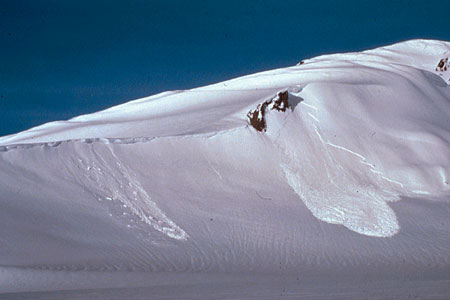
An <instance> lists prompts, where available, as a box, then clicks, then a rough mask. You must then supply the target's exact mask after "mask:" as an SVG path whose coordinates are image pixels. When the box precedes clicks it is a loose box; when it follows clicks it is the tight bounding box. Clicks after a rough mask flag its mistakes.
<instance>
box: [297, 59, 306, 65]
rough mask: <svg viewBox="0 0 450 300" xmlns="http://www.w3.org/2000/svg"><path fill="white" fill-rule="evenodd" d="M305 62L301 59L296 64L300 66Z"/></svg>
mask: <svg viewBox="0 0 450 300" xmlns="http://www.w3.org/2000/svg"><path fill="white" fill-rule="evenodd" d="M304 63H305V62H304V61H303V60H301V61H300V62H299V63H298V64H297V66H300V65H303V64H304Z"/></svg>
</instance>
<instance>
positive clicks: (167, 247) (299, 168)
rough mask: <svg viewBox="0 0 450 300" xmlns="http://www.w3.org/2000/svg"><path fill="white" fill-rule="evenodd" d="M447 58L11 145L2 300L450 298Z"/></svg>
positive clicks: (424, 52) (0, 165)
mask: <svg viewBox="0 0 450 300" xmlns="http://www.w3.org/2000/svg"><path fill="white" fill-rule="evenodd" d="M449 57H450V43H449V42H444V41H432V40H412V41H407V42H402V43H398V44H394V45H391V46H387V47H382V48H377V49H374V50H369V51H364V52H358V53H345V54H333V55H323V56H319V57H316V58H312V59H307V60H303V61H301V62H300V63H299V64H298V65H297V66H293V67H288V68H282V69H277V70H272V71H266V72H261V73H257V74H252V75H248V76H244V77H240V78H236V79H233V80H229V81H225V82H221V83H217V84H213V85H209V86H205V87H201V88H196V89H192V90H186V91H172V92H165V93H162V94H158V95H154V96H151V97H147V98H142V99H138V100H134V101H130V102H127V103H125V104H122V105H118V106H115V107H112V108H109V109H107V110H104V111H100V112H97V113H93V114H89V115H83V116H79V117H76V118H73V119H70V120H68V121H58V122H51V123H47V124H44V125H41V126H38V127H35V128H31V129H29V130H27V131H24V132H20V133H17V134H14V135H9V136H5V137H1V138H0V241H1V243H0V298H2V297H4V298H5V299H14V298H17V299H22V298H20V297H30V298H43V299H44V298H45V299H60V298H70V299H148V298H149V297H150V298H164V297H166V298H171V299H172V298H179V299H191V298H202V299H203V298H204V299H215V298H220V299H224V298H226V299H230V298H237V299H242V298H245V299H248V298H252V299H276V298H283V297H287V298H289V297H292V298H299V297H300V298H302V299H389V298H401V299H405V298H407V297H419V298H430V299H447V298H449V297H450V250H449V249H450V184H449V178H450V87H449V85H450V65H449Z"/></svg>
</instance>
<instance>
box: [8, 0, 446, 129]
mask: <svg viewBox="0 0 450 300" xmlns="http://www.w3.org/2000/svg"><path fill="white" fill-rule="evenodd" d="M449 13H450V1H448V0H446V1H430V0H428V1H423V0H421V1H411V0H410V1H364V0H342V1H311V0H309V1H290V0H277V1H244V0H240V1H234V0H228V1H195V0H194V1H171V0H165V1H150V0H149V1H112V0H109V1H94V0H91V1H80V0H77V1H64V0H60V1H45V0H39V1H34V0H31V1H20V0H9V1H5V0H0V113H1V118H0V136H1V135H5V134H10V133H14V132H17V131H21V130H24V129H27V128H29V127H32V126H36V125H39V124H42V123H45V122H48V121H52V120H59V119H68V118H70V117H73V116H76V115H80V114H84V113H89V112H94V111H97V110H100V109H104V108H107V107H110V106H113V105H116V104H119V103H123V102H126V101H128V100H132V99H135V98H139V97H144V96H148V95H152V94H155V93H158V92H162V91H166V90H173V89H188V88H193V87H197V86H202V85H205V84H209V83H214V82H218V81H222V80H225V79H229V78H233V77H236V76H240V75H245V74H248V73H253V72H257V71H262V70H267V69H272V68H277V67H283V66H289V65H294V64H295V63H297V62H298V61H300V60H301V59H302V58H308V57H312V56H317V55H319V54H323V53H332V52H342V51H358V50H363V49H368V48H372V47H376V46H380V45H385V44H390V43H394V42H397V41H402V40H407V39H412V38H432V39H441V40H450V15H449Z"/></svg>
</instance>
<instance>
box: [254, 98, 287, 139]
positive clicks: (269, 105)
mask: <svg viewBox="0 0 450 300" xmlns="http://www.w3.org/2000/svg"><path fill="white" fill-rule="evenodd" d="M288 99H289V93H288V91H284V92H278V94H277V96H276V97H274V98H272V99H270V100H267V101H264V102H263V103H260V104H258V106H257V107H256V108H255V109H254V110H251V111H249V112H248V113H247V118H248V122H249V123H250V125H251V126H253V128H255V129H256V130H258V131H261V132H262V131H266V129H267V126H266V119H265V115H266V111H267V110H276V111H281V112H285V111H286V110H287V109H288V108H290V109H292V107H291V105H290V104H289V101H288Z"/></svg>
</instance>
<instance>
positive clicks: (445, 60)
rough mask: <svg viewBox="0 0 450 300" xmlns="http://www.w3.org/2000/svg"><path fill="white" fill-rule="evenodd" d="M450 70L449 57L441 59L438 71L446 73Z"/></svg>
mask: <svg viewBox="0 0 450 300" xmlns="http://www.w3.org/2000/svg"><path fill="white" fill-rule="evenodd" d="M449 68H450V62H449V61H448V57H446V58H443V59H441V60H440V61H439V62H438V65H437V67H436V71H441V72H445V71H447V69H449Z"/></svg>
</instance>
